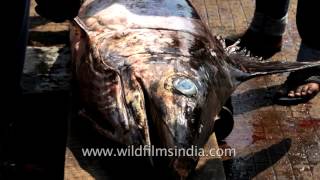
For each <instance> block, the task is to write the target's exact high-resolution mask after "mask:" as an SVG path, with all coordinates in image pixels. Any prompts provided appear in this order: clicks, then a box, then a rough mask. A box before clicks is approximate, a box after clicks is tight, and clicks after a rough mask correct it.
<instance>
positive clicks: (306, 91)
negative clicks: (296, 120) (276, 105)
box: [288, 82, 320, 98]
mask: <svg viewBox="0 0 320 180" xmlns="http://www.w3.org/2000/svg"><path fill="white" fill-rule="evenodd" d="M319 91H320V85H319V84H318V83H312V82H311V83H307V84H303V85H301V86H298V88H297V89H295V90H291V91H289V93H288V97H292V98H294V97H307V96H314V95H315V94H317V93H318V92H319Z"/></svg>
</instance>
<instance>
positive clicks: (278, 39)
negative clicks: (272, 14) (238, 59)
mask: <svg viewBox="0 0 320 180" xmlns="http://www.w3.org/2000/svg"><path fill="white" fill-rule="evenodd" d="M239 39H240V43H239V45H238V46H240V50H243V49H246V50H247V51H249V52H250V55H251V56H257V57H262V58H263V59H268V58H270V57H271V56H273V55H274V54H275V53H277V52H279V51H280V50H281V46H282V36H273V35H268V34H265V33H262V32H255V31H252V30H251V29H248V30H247V31H246V32H245V33H244V34H243V35H235V36H229V37H227V38H226V45H227V46H229V45H232V44H234V43H235V42H236V41H238V40H239Z"/></svg>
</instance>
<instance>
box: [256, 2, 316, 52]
mask: <svg viewBox="0 0 320 180" xmlns="http://www.w3.org/2000/svg"><path fill="white" fill-rule="evenodd" d="M289 2H290V0H256V12H260V13H262V14H265V15H267V16H269V17H271V18H274V19H280V18H282V17H284V16H285V15H286V14H287V12H288V7H289ZM318 4H319V3H318V2H317V1H312V0H299V1H298V8H297V17H296V18H297V27H298V31H299V34H300V37H301V39H302V41H303V43H305V44H306V45H308V46H309V47H312V48H315V49H318V50H320V43H319V42H320V35H319V32H320V26H318V25H317V22H319V18H320V16H319V13H318V10H319V6H318Z"/></svg>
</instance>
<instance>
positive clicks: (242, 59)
mask: <svg viewBox="0 0 320 180" xmlns="http://www.w3.org/2000/svg"><path fill="white" fill-rule="evenodd" d="M71 46H72V56H73V72H74V77H75V80H76V82H77V86H78V88H79V97H80V100H81V103H80V104H81V112H82V114H84V115H85V116H86V117H87V118H88V119H90V120H91V121H92V122H93V124H94V126H95V127H96V128H97V129H98V131H99V132H100V133H102V134H103V135H105V136H106V137H107V138H109V139H112V140H114V141H116V142H119V143H121V144H125V145H151V144H152V145H155V146H157V147H165V148H175V147H177V148H189V147H191V146H197V147H203V146H204V144H205V143H206V142H207V140H208V138H209V136H210V135H211V134H212V132H213V128H214V119H215V117H216V116H217V115H218V114H219V112H220V111H221V109H222V106H223V105H224V104H225V102H226V101H227V99H228V98H229V97H230V95H231V94H232V92H233V91H234V90H235V88H236V87H237V86H238V85H239V84H240V83H242V82H244V81H246V80H248V79H251V78H253V77H256V76H260V75H266V74H272V73H281V72H286V71H293V70H298V69H302V68H307V67H312V66H315V65H319V63H313V64H311V63H309V64H307V63H298V62H295V63H286V62H276V61H274V62H272V61H266V62H259V61H258V60H257V59H255V58H250V57H247V56H245V55H243V54H241V53H237V51H236V50H235V49H236V46H229V47H226V46H225V44H224V41H223V39H221V38H219V37H216V36H213V35H211V33H210V32H209V30H208V27H207V25H206V24H205V23H203V21H202V20H201V19H200V17H199V15H198V13H197V12H196V11H195V9H194V7H193V5H192V3H190V2H189V1H187V0H86V1H85V2H84V3H83V5H82V7H81V9H80V12H79V16H78V17H77V18H76V19H75V23H74V25H73V27H72V28H71ZM197 160H198V157H172V158H171V159H170V167H171V168H172V170H173V171H174V172H175V173H176V174H177V175H178V176H180V177H183V178H185V177H187V176H188V174H189V172H190V171H191V170H192V169H193V168H194V167H195V165H196V163H197Z"/></svg>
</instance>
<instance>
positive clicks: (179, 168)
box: [138, 79, 198, 179]
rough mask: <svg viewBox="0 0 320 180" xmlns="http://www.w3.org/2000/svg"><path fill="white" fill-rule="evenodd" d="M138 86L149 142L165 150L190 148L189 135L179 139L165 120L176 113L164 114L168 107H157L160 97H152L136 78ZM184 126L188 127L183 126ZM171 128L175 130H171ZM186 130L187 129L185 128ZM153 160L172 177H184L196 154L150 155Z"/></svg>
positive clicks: (194, 165) (188, 172) (192, 164)
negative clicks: (142, 102) (140, 91)
mask: <svg viewBox="0 0 320 180" xmlns="http://www.w3.org/2000/svg"><path fill="white" fill-rule="evenodd" d="M138 82H139V84H140V87H141V89H142V93H143V96H144V100H145V102H144V104H145V113H146V117H147V122H148V131H149V135H150V143H151V145H153V146H154V147H155V148H161V149H163V148H164V149H166V151H167V152H168V151H171V150H178V151H179V150H182V149H183V150H184V151H186V150H187V148H191V144H192V142H193V140H191V139H192V138H191V137H188V138H187V139H188V140H186V139H184V140H183V141H179V140H178V139H177V138H176V136H177V133H179V132H177V129H176V127H173V126H171V125H169V124H167V122H166V120H165V119H166V118H170V119H178V118H177V117H176V115H173V116H171V117H169V116H166V115H165V114H168V112H166V111H169V110H170V109H166V108H159V102H161V98H160V99H154V98H156V97H154V98H152V97H151V96H150V94H149V92H148V91H147V88H146V87H145V86H144V83H143V81H142V80H141V79H138ZM185 128H189V126H188V127H185ZM172 129H174V130H175V131H174V132H173V131H172ZM186 131H188V130H186ZM151 159H152V161H153V165H154V166H155V167H156V168H159V169H166V170H167V171H168V172H167V173H168V175H169V176H170V177H173V178H174V179H186V178H187V177H188V176H189V174H190V173H191V172H192V171H193V170H194V169H195V167H196V165H197V162H198V156H196V155H194V156H186V155H184V154H182V155H181V156H180V154H179V153H178V154H176V153H174V154H173V155H172V156H171V155H168V156H158V157H151Z"/></svg>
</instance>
